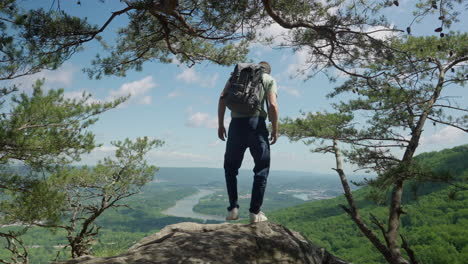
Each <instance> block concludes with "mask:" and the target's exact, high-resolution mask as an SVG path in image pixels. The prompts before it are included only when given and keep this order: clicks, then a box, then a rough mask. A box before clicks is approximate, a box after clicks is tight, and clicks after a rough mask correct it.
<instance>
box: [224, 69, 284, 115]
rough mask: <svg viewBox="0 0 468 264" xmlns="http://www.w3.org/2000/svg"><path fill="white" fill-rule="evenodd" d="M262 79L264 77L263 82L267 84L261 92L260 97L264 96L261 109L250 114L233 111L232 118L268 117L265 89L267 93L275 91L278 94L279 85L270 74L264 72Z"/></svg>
mask: <svg viewBox="0 0 468 264" xmlns="http://www.w3.org/2000/svg"><path fill="white" fill-rule="evenodd" d="M262 79H263V84H264V85H265V89H262V91H261V92H260V97H261V98H262V100H261V101H262V104H261V105H262V108H261V110H257V111H256V112H255V113H253V114H250V115H246V114H240V113H236V112H234V111H231V118H236V117H253V116H261V117H264V118H267V116H268V114H267V112H266V111H265V100H266V98H267V96H265V91H266V94H267V95H269V94H271V93H274V94H275V95H277V94H278V87H277V86H276V81H275V79H273V77H271V75H270V74H268V73H263V75H262Z"/></svg>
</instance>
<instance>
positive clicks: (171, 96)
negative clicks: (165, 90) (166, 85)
mask: <svg viewBox="0 0 468 264" xmlns="http://www.w3.org/2000/svg"><path fill="white" fill-rule="evenodd" d="M181 95H182V93H180V92H178V91H173V92H171V93H169V94H168V95H167V97H168V98H175V97H179V96H181Z"/></svg>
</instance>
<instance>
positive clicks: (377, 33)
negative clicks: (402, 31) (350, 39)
mask: <svg viewBox="0 0 468 264" xmlns="http://www.w3.org/2000/svg"><path fill="white" fill-rule="evenodd" d="M392 28H393V25H390V27H389V28H388V27H384V26H372V27H369V28H368V29H367V30H366V32H372V33H370V34H369V35H371V36H372V37H374V38H376V39H380V40H385V39H388V38H391V37H394V36H396V35H397V34H398V32H397V31H393V30H392Z"/></svg>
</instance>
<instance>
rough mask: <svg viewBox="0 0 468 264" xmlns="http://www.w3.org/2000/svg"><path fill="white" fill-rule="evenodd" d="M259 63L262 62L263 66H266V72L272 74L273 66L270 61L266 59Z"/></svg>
mask: <svg viewBox="0 0 468 264" xmlns="http://www.w3.org/2000/svg"><path fill="white" fill-rule="evenodd" d="M258 64H260V65H261V66H262V67H263V68H265V71H266V73H268V74H270V73H271V66H270V64H269V63H268V62H266V61H261V62H259V63H258Z"/></svg>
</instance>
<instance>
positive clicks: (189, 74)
mask: <svg viewBox="0 0 468 264" xmlns="http://www.w3.org/2000/svg"><path fill="white" fill-rule="evenodd" d="M218 77H219V75H218V73H215V74H213V75H211V76H204V75H202V74H200V73H198V72H197V71H195V69H194V68H193V67H192V68H184V69H183V71H182V72H181V73H180V74H178V75H177V76H176V79H177V80H180V81H183V82H185V83H188V84H198V85H200V86H203V87H207V88H212V87H215V85H216V81H217V80H218Z"/></svg>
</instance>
